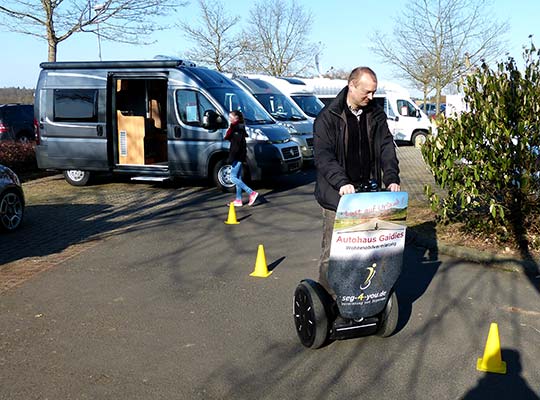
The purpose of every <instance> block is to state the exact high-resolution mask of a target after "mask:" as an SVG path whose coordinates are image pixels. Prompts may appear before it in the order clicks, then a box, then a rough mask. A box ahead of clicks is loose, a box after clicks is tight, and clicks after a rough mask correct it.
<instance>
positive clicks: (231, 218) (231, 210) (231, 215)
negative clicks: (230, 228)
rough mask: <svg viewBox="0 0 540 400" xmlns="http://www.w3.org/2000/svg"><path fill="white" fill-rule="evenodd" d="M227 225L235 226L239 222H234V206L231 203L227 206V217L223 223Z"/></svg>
mask: <svg viewBox="0 0 540 400" xmlns="http://www.w3.org/2000/svg"><path fill="white" fill-rule="evenodd" d="M225 223H226V224H227V225H237V224H239V223H240V222H238V221H237V220H236V210H235V209H234V204H233V203H232V201H231V204H229V216H228V217H227V221H225Z"/></svg>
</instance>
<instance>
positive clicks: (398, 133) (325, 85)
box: [304, 78, 436, 146]
mask: <svg viewBox="0 0 540 400" xmlns="http://www.w3.org/2000/svg"><path fill="white" fill-rule="evenodd" d="M304 81H305V82H306V85H307V86H308V87H310V88H311V89H312V90H313V92H314V93H315V94H316V95H317V96H319V97H320V99H321V100H322V101H323V102H324V103H325V104H329V103H330V102H331V101H332V100H333V99H334V98H335V97H336V96H337V95H338V93H339V92H340V91H341V90H342V89H343V88H344V87H345V86H347V81H346V80H345V79H328V78H314V79H305V80H304ZM374 101H375V102H376V103H377V104H379V105H380V106H381V107H383V108H384V111H385V112H386V115H387V116H388V127H389V128H390V132H392V134H393V135H394V140H396V141H401V142H409V143H411V144H414V145H415V146H421V145H422V144H423V143H424V142H425V141H426V137H427V135H429V134H430V133H434V132H435V131H436V127H435V125H433V124H432V122H431V121H430V120H429V118H428V117H427V115H426V114H424V113H423V112H422V110H420V108H419V107H418V106H417V105H416V104H415V103H414V101H413V100H412V99H411V98H410V94H409V93H408V92H407V91H406V90H405V89H403V88H401V87H400V86H398V85H396V84H392V83H388V82H379V88H378V89H377V92H376V93H375V96H374Z"/></svg>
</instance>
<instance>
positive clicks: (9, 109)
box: [0, 104, 35, 142]
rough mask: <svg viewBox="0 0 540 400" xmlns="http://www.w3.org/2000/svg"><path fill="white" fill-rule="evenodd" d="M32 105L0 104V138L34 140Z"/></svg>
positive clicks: (23, 140) (22, 140)
mask: <svg viewBox="0 0 540 400" xmlns="http://www.w3.org/2000/svg"><path fill="white" fill-rule="evenodd" d="M34 139H35V134H34V106H33V105H31V104H0V140H18V141H21V142H27V141H29V140H34Z"/></svg>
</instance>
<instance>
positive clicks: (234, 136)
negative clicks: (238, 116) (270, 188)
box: [225, 123, 247, 164]
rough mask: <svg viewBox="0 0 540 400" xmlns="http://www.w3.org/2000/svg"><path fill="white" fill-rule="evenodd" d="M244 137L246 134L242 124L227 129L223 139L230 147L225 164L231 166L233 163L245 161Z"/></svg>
mask: <svg viewBox="0 0 540 400" xmlns="http://www.w3.org/2000/svg"><path fill="white" fill-rule="evenodd" d="M246 137H247V133H246V127H245V126H244V124H240V123H235V124H231V126H230V127H229V129H227V133H226V134H225V139H227V140H229V141H230V142H231V147H230V149H229V158H227V164H232V163H233V162H234V161H240V162H245V161H246V155H247V150H246Z"/></svg>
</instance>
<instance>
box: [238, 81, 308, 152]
mask: <svg viewBox="0 0 540 400" xmlns="http://www.w3.org/2000/svg"><path fill="white" fill-rule="evenodd" d="M233 81H234V82H236V83H237V84H238V85H239V86H240V87H242V88H244V89H245V90H247V91H248V93H251V94H252V95H253V96H254V97H255V98H256V99H257V100H258V101H259V103H261V104H262V106H263V107H264V108H265V109H266V111H268V112H269V113H270V115H271V116H272V117H274V119H275V120H276V121H278V122H279V123H281V124H282V125H284V126H286V127H287V128H288V129H289V133H290V134H291V139H292V140H293V141H294V142H296V143H297V144H298V145H299V146H300V150H301V151H302V159H303V161H304V162H305V161H307V162H311V161H313V118H310V117H308V116H307V115H306V114H304V112H303V111H302V109H301V108H300V107H298V105H297V104H296V103H295V102H294V101H293V100H291V98H290V97H288V96H286V95H284V94H283V93H281V92H280V91H279V90H278V89H277V88H276V87H275V86H273V85H272V84H271V83H268V82H266V81H263V80H262V79H259V78H256V77H252V76H251V75H243V76H235V77H233Z"/></svg>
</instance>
